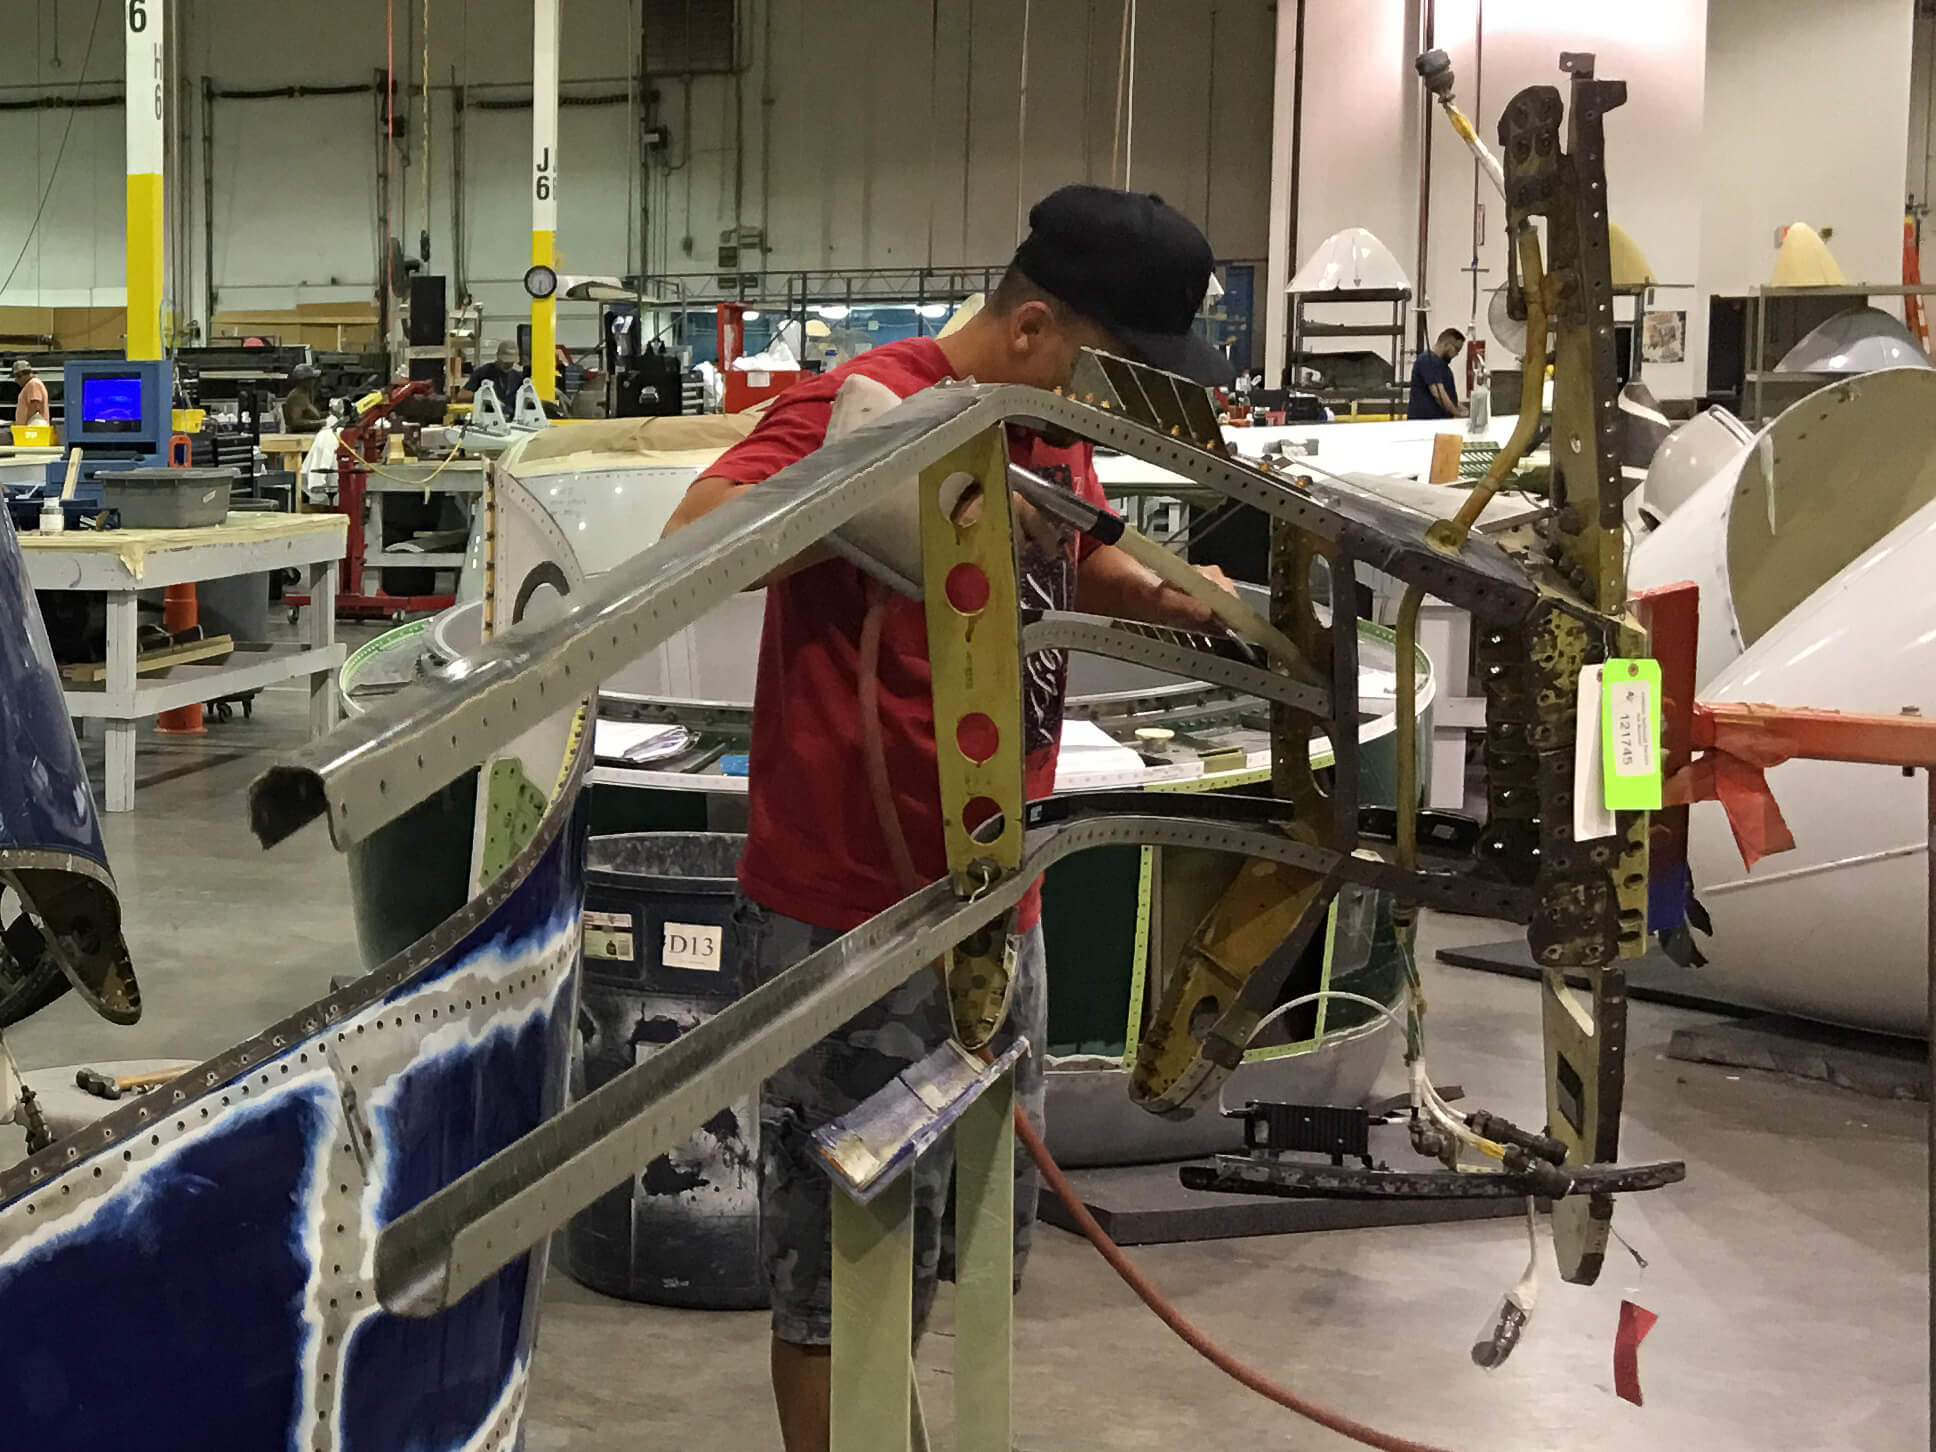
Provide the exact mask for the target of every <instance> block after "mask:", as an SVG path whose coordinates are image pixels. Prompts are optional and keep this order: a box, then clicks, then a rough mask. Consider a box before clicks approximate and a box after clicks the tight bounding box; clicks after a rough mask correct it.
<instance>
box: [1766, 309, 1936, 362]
mask: <svg viewBox="0 0 1936 1452" xmlns="http://www.w3.org/2000/svg"><path fill="white" fill-rule="evenodd" d="M1933 366H1936V365H1932V364H1931V363H1930V361H1929V355H1928V354H1927V353H1925V352H1923V345H1922V344H1921V342H1919V341H1918V340H1917V338H1916V335H1915V334H1914V333H1912V332H1910V331H1909V329H1907V328H1906V327H1904V326H1903V325H1902V324H1901V323H1899V322H1897V321H1896V319H1894V318H1892V317H1890V316H1889V314H1887V313H1885V312H1883V311H1882V309H1880V308H1851V309H1849V311H1847V312H1845V313H1837V314H1836V315H1835V316H1834V317H1832V318H1830V319H1829V320H1828V321H1827V322H1825V323H1823V324H1821V325H1820V326H1818V327H1817V328H1815V329H1814V330H1813V331H1812V332H1810V333H1809V334H1808V335H1807V336H1806V337H1804V338H1803V339H1802V340H1801V341H1800V342H1799V343H1797V344H1796V345H1795V346H1794V347H1792V348H1790V349H1789V350H1788V351H1787V353H1785V354H1783V355H1782V360H1781V362H1779V363H1777V364H1776V365H1775V372H1777V373H1874V372H1876V371H1877V370H1878V369H1882V368H1929V367H1933Z"/></svg>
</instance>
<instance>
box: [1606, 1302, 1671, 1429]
mask: <svg viewBox="0 0 1936 1452" xmlns="http://www.w3.org/2000/svg"><path fill="white" fill-rule="evenodd" d="M1659 1319H1660V1317H1658V1316H1656V1315H1655V1314H1654V1313H1653V1312H1652V1311H1649V1310H1647V1309H1646V1308H1645V1307H1644V1306H1636V1305H1635V1304H1634V1303H1633V1302H1632V1301H1622V1302H1621V1303H1620V1329H1619V1330H1618V1331H1616V1332H1615V1333H1614V1337H1613V1389H1614V1391H1615V1392H1617V1393H1619V1396H1620V1399H1621V1400H1622V1401H1624V1402H1632V1403H1633V1404H1634V1405H1635V1406H1637V1407H1638V1406H1641V1405H1643V1403H1642V1401H1641V1398H1640V1343H1641V1342H1643V1341H1645V1340H1646V1339H1647V1333H1648V1332H1649V1331H1651V1330H1653V1329H1654V1323H1655V1322H1656V1321H1658V1320H1659Z"/></svg>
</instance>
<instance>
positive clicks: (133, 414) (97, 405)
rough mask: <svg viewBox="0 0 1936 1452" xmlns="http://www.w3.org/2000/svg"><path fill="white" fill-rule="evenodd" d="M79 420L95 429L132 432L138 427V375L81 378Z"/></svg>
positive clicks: (139, 395) (136, 431)
mask: <svg viewBox="0 0 1936 1452" xmlns="http://www.w3.org/2000/svg"><path fill="white" fill-rule="evenodd" d="M81 423H82V426H83V427H85V428H86V429H88V430H90V431H92V432H96V433H117V434H122V433H126V434H133V433H139V432H140V431H141V379H140V377H139V376H138V375H137V376H132V377H122V378H114V377H104V378H83V379H82V380H81Z"/></svg>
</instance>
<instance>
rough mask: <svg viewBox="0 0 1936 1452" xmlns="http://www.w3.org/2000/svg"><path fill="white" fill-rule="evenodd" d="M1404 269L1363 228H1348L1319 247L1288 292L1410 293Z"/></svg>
mask: <svg viewBox="0 0 1936 1452" xmlns="http://www.w3.org/2000/svg"><path fill="white" fill-rule="evenodd" d="M1411 286H1412V284H1411V281H1410V279H1409V278H1407V277H1406V276H1405V269H1404V268H1402V267H1400V266H1399V265H1398V259H1397V258H1396V257H1394V256H1392V253H1391V248H1389V247H1387V246H1386V245H1385V244H1384V243H1383V242H1380V241H1379V240H1378V239H1377V238H1376V237H1375V236H1373V235H1372V234H1371V233H1370V232H1368V231H1367V230H1365V228H1363V227H1346V228H1345V229H1344V230H1343V231H1342V232H1333V233H1332V234H1331V235H1330V236H1329V237H1326V238H1325V239H1324V241H1322V242H1320V243H1319V244H1318V247H1317V250H1316V251H1315V252H1313V253H1312V254H1311V255H1310V256H1309V257H1308V258H1306V259H1305V261H1304V265H1303V266H1302V267H1300V268H1298V270H1297V276H1296V277H1293V278H1292V279H1291V285H1290V286H1289V287H1288V288H1286V289H1285V291H1287V292H1337V291H1340V290H1343V291H1356V290H1359V289H1363V288H1380V289H1391V290H1403V291H1410V289H1411Z"/></svg>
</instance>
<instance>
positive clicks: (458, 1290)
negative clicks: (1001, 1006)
mask: <svg viewBox="0 0 1936 1452" xmlns="http://www.w3.org/2000/svg"><path fill="white" fill-rule="evenodd" d="M1190 805H1191V804H1190V803H1189V802H1188V800H1187V799H1184V798H1177V799H1174V804H1173V806H1172V802H1169V801H1164V802H1156V801H1152V802H1151V803H1150V804H1149V809H1148V810H1146V811H1145V812H1143V813H1141V814H1139V815H1134V816H1126V815H1119V814H1108V815H1101V816H1096V817H1093V818H1085V817H1082V816H1081V815H1079V811H1080V809H1079V808H1075V809H1072V815H1070V816H1069V817H1068V818H1067V819H1066V820H1064V821H1062V822H1060V823H1058V824H1056V825H1053V826H1049V827H1044V828H1039V829H1037V830H1034V831H1031V832H1030V833H1028V836H1027V839H1026V840H1027V852H1026V854H1025V856H1024V858H1023V862H1022V865H1021V867H1020V868H1019V869H1018V870H1017V871H1016V872H1014V873H1012V874H1010V875H1009V876H1007V877H1005V878H1003V879H1002V880H1001V882H999V883H998V884H997V885H995V886H994V887H993V888H991V889H990V890H989V891H987V892H986V893H984V894H983V895H981V896H980V897H977V898H974V899H972V900H964V899H961V898H958V897H957V896H956V895H955V894H954V892H953V890H952V888H951V886H950V885H949V884H948V883H947V882H945V881H944V882H936V883H931V884H930V885H929V886H927V887H925V888H923V889H921V890H920V891H919V892H917V893H914V894H912V895H910V896H908V897H906V898H903V899H902V900H901V901H900V902H899V903H897V904H896V905H895V906H893V907H891V908H889V909H888V910H887V911H885V912H883V913H880V914H879V915H877V916H876V917H874V918H872V919H870V920H869V921H868V922H866V923H864V924H863V925H862V926H860V927H859V928H856V929H855V930H854V931H853V932H851V933H848V934H847V935H845V936H844V937H842V938H840V939H839V940H837V941H836V942H834V943H831V944H829V945H828V946H827V947H825V948H823V949H821V950H820V951H819V952H817V953H814V954H812V955H811V956H809V957H808V958H806V959H803V960H802V961H801V962H799V963H797V964H795V965H794V966H793V967H792V968H789V969H787V970H786V971H785V972H784V973H781V974H779V975H778V976H777V977H775V978H773V979H771V980H769V981H768V982H767V983H765V984H762V985H761V986H760V987H759V988H757V989H755V990H754V991H753V992H751V993H749V994H747V995H746V996H745V997H743V998H741V999H739V1000H738V1001H737V1002H735V1003H733V1004H730V1005H729V1006H728V1007H726V1008H725V1009H723V1010H722V1011H721V1012H719V1013H718V1014H716V1015H715V1016H714V1017H712V1018H710V1019H708V1020H707V1021H706V1022H705V1023H702V1024H700V1025H699V1026H698V1027H697V1028H695V1029H693V1030H692V1031H691V1032H690V1033H687V1034H685V1035H683V1036H682V1037H681V1038H679V1039H678V1040H677V1041H676V1042H675V1043H672V1044H669V1045H667V1046H666V1047H665V1048H663V1049H661V1050H659V1052H657V1053H655V1054H654V1055H653V1056H652V1057H651V1058H650V1059H648V1060H646V1061H645V1062H644V1063H641V1064H638V1065H635V1066H634V1067H632V1068H630V1069H627V1070H626V1071H625V1072H624V1073H622V1074H620V1075H619V1076H618V1077H617V1078H615V1079H613V1080H611V1081H610V1082H608V1083H607V1084H605V1085H603V1086H601V1087H600V1088H598V1089H597V1090H594V1091H593V1092H592V1093H591V1094H589V1095H587V1096H586V1097H584V1098H583V1099H580V1100H579V1101H578V1102H577V1103H575V1104H573V1105H571V1106H570V1107H569V1108H567V1109H566V1110H565V1111H564V1112H563V1113H562V1114H560V1115H558V1116H557V1117H556V1118H554V1119H551V1120H549V1121H547V1122H546V1123H545V1124H543V1125H541V1126H539V1128H538V1129H536V1130H534V1131H533V1132H532V1133H530V1134H528V1135H526V1136H525V1137H524V1138H523V1139H521V1140H519V1141H518V1142H517V1143H516V1144H514V1145H512V1146H511V1147H509V1148H508V1149H505V1150H503V1151H502V1152H500V1153H499V1154H497V1155H495V1156H493V1157H492V1158H491V1159H489V1160H487V1161H485V1162H484V1163H483V1164H482V1165H479V1166H478V1167H477V1168H476V1169H474V1170H472V1171H471V1172H470V1173H468V1174H466V1175H464V1176H463V1177H462V1178H460V1179H458V1180H456V1181H454V1182H453V1183H452V1184H450V1185H448V1186H446V1187H445V1188H444V1189H442V1190H440V1191H438V1192H437V1193H436V1194H434V1195H432V1196H430V1197H429V1198H428V1199H427V1200H425V1201H424V1202H423V1203H422V1204H420V1205H418V1206H417V1207H416V1208H415V1209H413V1210H411V1211H409V1212H408V1213H406V1214H405V1215H403V1216H401V1217H399V1218H398V1219H397V1220H396V1221H394V1222H393V1223H392V1224H391V1225H390V1226H389V1228H388V1229H386V1230H385V1231H384V1233H383V1235H382V1236H381V1238H380V1239H379V1240H378V1242H377V1249H376V1285H377V1292H378V1294H379V1296H381V1298H382V1301H383V1304H384V1305H385V1306H386V1307H388V1308H390V1309H391V1310H394V1311H400V1312H403V1313H406V1314H412V1315H431V1314H434V1313H435V1312H437V1311H438V1310H440V1309H442V1308H444V1307H446V1306H449V1305H451V1304H453V1303H455V1302H456V1301H458V1300H460V1299H461V1298H462V1297H463V1296H464V1295H465V1294H467V1293H468V1292H469V1291H471V1290H472V1289H474V1288H475V1287H476V1286H478V1285H480V1284H482V1283H483V1282H484V1281H485V1280H486V1279H488V1278H489V1277H490V1276H491V1275H493V1274H495V1273H496V1272H497V1270H498V1269H499V1268H501V1267H502V1266H503V1265H504V1264H505V1263H506V1262H508V1261H509V1260H511V1259H512V1258H513V1257H515V1256H517V1255H520V1254H522V1253H523V1252H524V1251H525V1250H526V1249H528V1248H529V1247H530V1246H532V1245H534V1244H536V1243H537V1242H538V1241H540V1240H541V1239H543V1238H544V1237H545V1236H546V1235H549V1234H550V1233H551V1232H552V1231H554V1230H556V1229H558V1228H559V1227H560V1226H562V1225H563V1224H564V1223H565V1222H566V1221H567V1220H569V1219H570V1218H571V1217H572V1216H573V1215H575V1214H576V1213H577V1212H578V1211H580V1210H582V1209H583V1208H584V1207H585V1206H587V1205H589V1204H590V1203H591V1202H592V1201H593V1200H595V1199H597V1198H598V1197H599V1196H600V1195H602V1194H604V1193H605V1192H606V1191H607V1190H609V1189H610V1188H611V1187H612V1186H614V1185H616V1184H618V1183H619V1182H620V1181H622V1180H624V1179H625V1178H626V1177H627V1176H628V1175H631V1174H634V1173H636V1171H637V1168H638V1166H640V1165H642V1164H646V1163H648V1162H650V1161H651V1160H652V1159H653V1158H654V1157H655V1156H657V1155H659V1154H662V1153H664V1152H665V1151H666V1150H668V1149H670V1148H671V1147H672V1146H673V1145H675V1144H677V1143H678V1142H679V1141H680V1140H681V1139H682V1138H683V1137H684V1136H685V1135H687V1134H688V1133H690V1132H691V1130H692V1129H693V1127H694V1126H696V1125H698V1124H701V1123H703V1122H704V1121H705V1120H706V1119H707V1118H708V1117H709V1116H710V1115H712V1114H715V1113H717V1112H718V1111H719V1110H720V1109H721V1108H722V1107H724V1106H725V1105H727V1104H729V1103H731V1102H732V1101H733V1100H735V1099H737V1098H740V1097H741V1096H743V1095H745V1094H749V1093H751V1092H753V1091H754V1090H755V1089H756V1088H757V1086H758V1085H759V1083H760V1082H761V1080H763V1079H765V1078H767V1077H769V1076H770V1075H772V1074H773V1073H775V1072H777V1071H778V1070H779V1069H780V1068H782V1067H783V1066H784V1065H785V1064H787V1063H788V1062H790V1061H791V1060H792V1059H793V1058H795V1057H796V1056H797V1055H798V1054H799V1053H800V1052H801V1051H803V1050H804V1049H806V1048H807V1047H808V1046H810V1045H811V1044H813V1043H815V1042H816V1041H818V1040H819V1039H821V1038H823V1037H824V1036H825V1035H826V1034H828V1033H830V1032H832V1031H833V1030H834V1029H835V1028H837V1027H839V1026H840V1025H841V1024H842V1023H845V1022H846V1021H847V1020H848V1019H850V1018H852V1017H853V1016H854V1015H855V1014H857V1013H859V1012H860V1011H861V1010H862V1009H864V1008H866V1007H867V1006H868V1005H870V1004H872V1003H874V1002H875V1001H876V1000H878V999H880V998H881V997H882V996H884V995H885V994H887V993H889V992H891V991H892V990H893V989H895V988H896V987H898V986H899V985H900V984H902V983H905V982H906V981H907V980H908V979H909V978H911V977H913V975H914V974H916V973H917V972H922V971H924V970H926V969H927V968H928V967H929V965H931V964H932V963H933V961H934V959H935V958H936V957H937V956H938V955H939V954H940V953H941V952H942V951H944V950H945V949H946V948H948V947H949V946H950V945H952V944H954V943H957V942H959V941H960V940H961V939H962V938H963V937H965V936H967V935H968V934H970V933H972V932H974V931H975V930H976V929H977V928H979V927H981V926H983V925H984V924H986V923H989V922H992V921H993V920H995V919H996V918H997V917H998V916H1000V915H1001V914H1002V913H1003V912H1005V911H1006V910H1007V909H1008V908H1009V907H1010V906H1012V905H1013V904H1014V903H1015V902H1016V901H1017V900H1018V899H1019V898H1020V897H1021V896H1022V894H1023V893H1024V892H1025V891H1027V889H1028V886H1029V884H1030V883H1032V882H1033V881H1035V879H1036V878H1037V877H1039V876H1040V875H1041V874H1042V873H1043V872H1044V871H1046V870H1047V869H1048V868H1049V867H1051V866H1053V865H1054V864H1055V863H1056V862H1058V861H1060V860H1062V859H1063V858H1065V857H1068V856H1070V855H1072V854H1073V853H1076V852H1081V851H1086V850H1088V849H1090V848H1094V847H1109V846H1136V845H1143V844H1149V845H1156V846H1164V847H1198V848H1208V849H1211V850H1216V851H1224V852H1234V853H1239V854H1241V855H1244V856H1250V857H1263V858H1269V859H1272V860H1275V861H1280V862H1285V863H1288V864H1290V865H1292V866H1297V867H1304V868H1309V869H1311V870H1313V871H1315V872H1319V873H1335V874H1336V875H1337V876H1338V877H1339V878H1341V879H1344V880H1349V881H1358V882H1364V883H1367V884H1369V885H1372V886H1376V887H1386V888H1392V887H1398V886H1401V885H1402V886H1403V887H1404V888H1405V890H1406V891H1407V893H1408V894H1409V895H1410V896H1411V897H1412V898H1413V899H1414V900H1415V901H1418V902H1420V903H1422V904H1424V905H1426V906H1431V907H1439V908H1444V909H1448V910H1450V911H1454V912H1467V913H1483V914H1487V915H1497V916H1502V917H1503V916H1519V917H1522V918H1523V917H1524V915H1525V912H1526V910H1527V908H1528V902H1527V899H1526V895H1525V893H1524V892H1523V891H1521V890H1517V889H1513V888H1509V887H1503V886H1494V885H1492V884H1489V883H1486V882H1483V881H1480V880H1478V879H1475V878H1472V877H1469V876H1465V875H1461V874H1454V873H1421V874H1411V873H1405V872H1401V871H1400V870H1399V869H1398V868H1396V867H1394V866H1392V865H1390V864H1389V863H1386V862H1383V861H1381V860H1377V859H1373V858H1369V857H1366V856H1364V855H1359V854H1354V855H1350V856H1341V855H1340V854H1338V853H1335V852H1331V851H1327V850H1324V849H1321V848H1315V847H1310V846H1306V845H1305V844H1303V843H1300V842H1296V841H1293V840H1292V839H1291V838H1289V837H1287V836H1285V835H1283V834H1282V833H1279V832H1273V831H1270V830H1268V829H1261V828H1256V827H1248V826H1241V825H1237V826H1233V825H1232V824H1231V823H1230V822H1228V821H1226V820H1217V819H1215V818H1205V817H1200V816H1193V815H1192V814H1191V813H1190V810H1189V808H1190ZM1166 809H1169V810H1166Z"/></svg>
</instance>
